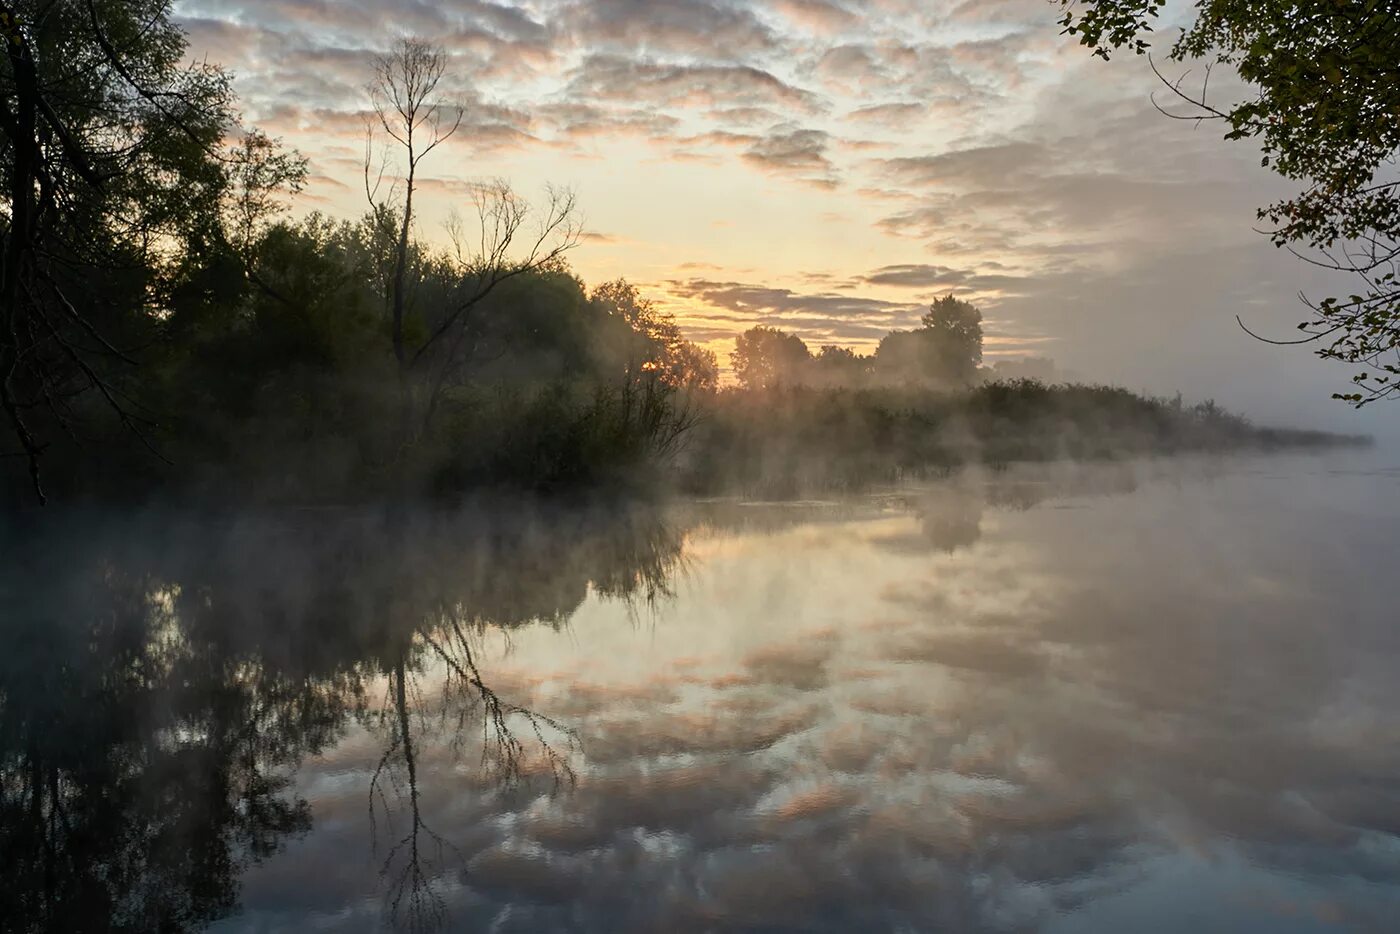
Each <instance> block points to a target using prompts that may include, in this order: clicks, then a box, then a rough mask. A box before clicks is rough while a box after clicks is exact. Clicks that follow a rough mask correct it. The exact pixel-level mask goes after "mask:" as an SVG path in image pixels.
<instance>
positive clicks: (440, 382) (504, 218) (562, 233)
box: [411, 179, 583, 427]
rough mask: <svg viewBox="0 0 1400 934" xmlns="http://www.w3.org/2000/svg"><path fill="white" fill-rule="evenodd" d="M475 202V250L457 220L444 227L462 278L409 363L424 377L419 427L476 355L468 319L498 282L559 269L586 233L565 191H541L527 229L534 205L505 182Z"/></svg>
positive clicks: (481, 192)
mask: <svg viewBox="0 0 1400 934" xmlns="http://www.w3.org/2000/svg"><path fill="white" fill-rule="evenodd" d="M472 202H473V205H474V207H475V209H476V215H477V232H476V236H475V243H473V242H472V240H473V238H472V237H471V235H470V234H469V233H468V231H467V229H466V227H465V226H464V225H463V224H462V222H461V220H460V219H459V218H456V219H454V220H453V221H452V222H451V224H449V227H448V233H449V235H450V236H451V239H452V261H453V263H454V264H455V266H456V269H457V274H458V277H459V287H458V291H457V295H456V297H455V298H454V300H453V301H452V302H451V303H450V304H449V305H448V306H447V307H446V308H445V309H444V310H443V313H442V315H441V316H440V317H438V318H437V319H436V320H435V321H433V322H431V324H430V328H429V331H428V336H427V338H426V339H425V340H424V341H423V344H422V345H421V346H420V347H419V348H418V350H417V351H416V352H415V353H414V355H413V357H412V360H411V363H412V364H413V365H414V366H416V367H420V368H422V369H423V370H424V371H425V372H426V373H427V379H428V392H427V403H426V408H425V410H424V417H423V424H424V427H426V426H427V424H428V423H429V422H430V421H431V419H432V417H433V414H434V413H435V411H436V410H437V406H438V403H439V401H440V399H441V397H442V392H443V389H444V387H446V386H447V385H448V384H449V383H450V381H451V380H452V379H454V378H457V377H460V375H461V373H462V372H463V370H464V369H465V368H466V367H467V365H468V364H469V363H470V362H471V361H472V359H473V358H474V357H475V356H476V354H477V353H478V351H480V349H481V348H480V347H479V346H477V344H476V342H475V341H472V340H469V339H468V337H469V335H470V333H471V328H470V327H469V324H470V320H471V317H472V312H473V311H474V310H476V309H477V307H478V306H480V305H481V303H482V302H483V301H484V300H485V299H486V298H487V296H489V295H490V294H491V293H492V292H493V291H495V290H496V288H497V286H499V285H500V284H501V283H503V282H506V281H508V280H510V279H513V278H515V277H516V276H519V275H523V274H525V273H529V272H535V271H537V270H541V269H547V268H549V267H551V266H554V265H556V264H558V263H559V262H560V261H561V260H562V259H563V257H564V254H565V253H567V252H568V251H569V250H572V249H573V248H574V247H575V246H577V245H578V242H579V236H580V235H581V234H582V232H583V224H582V221H581V219H580V218H579V215H578V204H577V200H576V198H575V196H574V193H573V192H572V191H569V190H568V189H564V188H555V187H553V186H548V187H546V189H545V204H544V208H543V210H541V211H540V212H539V215H538V216H539V221H538V223H537V224H535V225H534V226H533V227H531V228H528V229H527V221H528V220H529V217H530V215H531V211H532V209H531V205H530V203H529V202H528V201H526V200H525V199H524V198H522V197H520V195H518V194H517V193H516V192H515V190H514V189H512V188H511V186H510V183H509V182H507V181H505V180H504V179H494V180H492V181H489V182H485V183H482V184H479V185H477V186H476V187H475V189H474V190H473V193H472Z"/></svg>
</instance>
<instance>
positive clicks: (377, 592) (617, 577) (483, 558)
mask: <svg viewBox="0 0 1400 934" xmlns="http://www.w3.org/2000/svg"><path fill="white" fill-rule="evenodd" d="M1397 532H1400V459H1397V458H1396V457H1395V456H1394V455H1392V454H1390V453H1388V452H1386V451H1382V450H1348V451H1330V452H1324V453H1318V454H1307V455H1298V456H1288V457H1278V456H1275V457H1267V458H1266V457H1255V458H1228V459H1224V458H1217V459H1195V458H1184V459H1176V460H1173V461H1170V462H1168V461H1149V462H1131V463H1116V464H1099V465H1072V464H1052V465H1042V466H1037V467H1025V468H1010V469H1006V470H1000V471H986V472H975V471H967V472H963V473H958V474H955V475H954V476H952V477H951V478H949V479H948V480H946V481H943V482H937V483H928V484H924V485H921V486H919V487H917V488H900V489H895V490H886V491H883V492H875V493H870V494H866V495H861V496H855V497H850V498H840V499H830V500H809V501H802V502H795V503H764V502H750V501H742V500H735V499H720V500H709V501H678V502H669V503H662V504H636V503H631V504H621V503H617V502H595V503H592V504H589V505H588V506H586V507H574V506H564V505H562V504H559V503H552V504H546V503H535V504H533V505H528V506H527V505H521V504H512V505H511V506H510V507H509V508H504V507H501V506H499V505H497V506H490V507H488V506H478V507H464V508H463V509H461V510H459V511H455V512H451V513H421V514H412V515H406V516H405V515H394V514H393V513H392V512H373V513H371V512H348V511H341V510H309V511H301V512H295V513H291V514H283V515H251V514H245V515H235V516H227V515H225V516H220V517H208V516H205V517H195V516H190V515H171V514H165V513H154V512H151V513H143V514H139V515H131V514H124V515H114V514H110V513H102V514H96V513H86V514H70V515H67V516H66V517H64V520H63V521H61V522H58V523H53V524H51V525H50V526H49V528H48V529H47V530H46V531H44V532H43V534H42V535H34V536H30V537H25V536H23V535H17V536H15V538H14V540H13V541H7V542H6V544H5V550H6V552H7V557H8V558H9V559H10V560H7V561H6V563H5V571H4V577H3V579H2V580H3V583H0V588H2V589H3V594H2V595H3V598H4V606H5V607H6V610H5V613H4V617H3V624H0V625H3V631H2V632H0V636H3V638H4V640H5V643H6V645H7V651H6V652H5V653H4V655H3V661H0V789H3V797H0V874H2V877H3V878H4V880H5V882H4V884H3V886H0V888H3V891H4V894H3V896H0V918H3V919H4V920H3V921H0V928H4V929H5V930H17V931H23V930H48V929H59V928H63V929H68V930H83V929H89V928H90V927H92V926H93V925H94V924H96V923H98V922H103V926H104V928H105V927H111V928H113V929H117V930H132V931H137V930H153V929H157V928H162V929H167V930H185V929H187V930H200V929H206V928H212V929H213V930H216V931H226V932H239V931H317V930H324V931H375V930H384V929H392V928H405V929H429V928H435V927H436V928H443V929H447V930H497V931H540V930H560V931H563V930H583V931H667V930H680V931H686V930H694V931H703V930H772V931H779V930H803V931H828V930H829V931H848V930H918V931H924V930H928V931H960V930H976V931H1039V930H1044V931H1054V932H1061V931H1076V932H1077V931H1105V932H1108V931H1122V930H1134V931H1159V930H1160V931H1176V930H1184V929H1195V930H1205V931H1211V930H1220V931H1271V932H1272V931H1328V930H1376V931H1380V930H1388V929H1389V927H1390V925H1391V923H1392V921H1391V919H1393V918H1394V917H1396V916H1397V914H1398V913H1400V836H1398V835H1400V742H1398V741H1400V683H1398V682H1400V679H1396V678H1395V672H1396V670H1397V665H1398V664H1400V630H1397V628H1396V626H1395V613H1394V600H1393V593H1391V591H1390V588H1388V587H1387V581H1386V580H1385V575H1384V573H1383V572H1382V569H1384V568H1388V567H1394V566H1396V564H1397V559H1398V558H1400V535H1397ZM36 541H37V545H36V544H35V543H36ZM21 543H27V547H24V548H21V547H19V545H20V544H21Z"/></svg>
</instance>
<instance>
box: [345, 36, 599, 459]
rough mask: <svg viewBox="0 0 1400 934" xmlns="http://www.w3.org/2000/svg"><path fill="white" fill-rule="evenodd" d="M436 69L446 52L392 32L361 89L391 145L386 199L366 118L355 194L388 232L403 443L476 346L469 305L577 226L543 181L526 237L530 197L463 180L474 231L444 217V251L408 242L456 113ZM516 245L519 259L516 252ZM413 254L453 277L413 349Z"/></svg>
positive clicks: (544, 260) (541, 264)
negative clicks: (427, 169) (421, 185)
mask: <svg viewBox="0 0 1400 934" xmlns="http://www.w3.org/2000/svg"><path fill="white" fill-rule="evenodd" d="M446 70H447V56H446V53H444V52H443V50H442V49H441V48H439V47H437V46H434V45H432V44H431V43H428V42H425V41H424V40H421V39H410V38H405V39H400V40H398V41H397V42H396V43H394V45H393V46H392V47H391V48H390V50H389V51H388V52H386V53H384V54H382V55H380V56H378V57H377V58H376V59H375V63H374V76H373V78H372V80H371V81H370V83H369V88H368V92H369V98H370V103H371V105H372V108H373V110H374V115H375V116H374V121H375V122H376V123H377V124H378V127H379V129H380V130H381V131H382V132H383V133H384V134H386V135H387V136H388V138H389V140H390V141H391V142H392V143H393V144H394V145H396V146H397V147H398V148H399V150H400V151H401V153H400V156H399V166H398V168H399V169H400V170H401V173H402V183H401V187H399V186H391V190H390V196H389V197H387V198H381V197H380V191H381V189H382V187H383V182H384V179H385V174H386V171H387V162H388V158H387V155H386V158H385V159H384V160H382V161H381V162H380V163H379V166H378V169H377V172H376V171H375V170H374V158H373V150H374V137H375V128H374V123H372V124H371V125H370V128H369V132H368V133H367V138H366V147H365V162H364V175H365V196H366V197H367V198H368V199H369V202H370V205H371V208H372V211H371V216H372V217H373V218H376V219H378V218H382V217H385V216H388V217H392V218H393V219H394V221H395V229H396V237H397V239H396V242H395V245H394V247H393V251H392V272H391V274H390V276H389V278H388V281H387V283H386V289H387V296H386V297H387V299H388V304H389V309H390V335H391V342H392V344H393V349H394V359H395V360H396V361H397V362H398V367H399V382H400V402H401V408H402V415H401V419H400V421H401V426H402V430H403V433H404V440H405V441H411V440H412V439H413V438H415V437H416V436H417V433H418V432H419V431H420V430H421V429H423V428H426V427H427V425H428V424H429V423H430V422H431V420H432V417H433V415H434V413H435V412H436V411H437V409H438V405H439V403H440V401H441V398H442V394H443V392H444V391H445V390H446V389H447V388H448V387H449V386H451V385H452V383H453V381H454V380H459V379H460V378H461V376H462V373H463V371H464V370H465V369H466V368H467V366H468V365H469V364H470V363H471V358H472V355H473V353H474V351H475V349H476V348H474V347H473V345H472V343H471V341H470V340H469V335H470V331H471V328H470V327H468V326H467V324H468V320H467V319H468V318H469V317H470V315H471V312H472V311H473V309H475V308H476V307H477V305H478V304H480V303H481V302H482V301H483V300H484V299H485V298H486V297H487V296H488V295H490V294H491V292H493V291H494V290H495V289H496V287H497V286H498V285H500V284H501V283H502V282H504V281H506V280H508V279H511V278H514V277H515V276H518V275H521V274H523V273H526V272H531V271H535V270H545V269H550V268H553V267H556V266H558V265H560V263H561V261H562V259H563V256H564V254H565V253H566V252H568V251H569V250H571V249H572V248H573V247H574V246H576V245H577V244H578V239H579V235H580V233H581V227H580V226H579V223H578V218H577V216H576V212H575V199H574V195H573V193H572V192H570V191H567V190H564V189H557V188H552V187H551V188H549V189H547V197H548V201H547V205H546V207H545V210H544V211H543V212H542V214H541V215H540V217H541V219H540V223H539V227H538V229H537V230H536V231H535V236H533V237H530V236H528V231H525V229H524V228H525V222H526V220H527V218H529V216H530V214H531V206H530V204H529V203H528V202H527V201H525V200H524V199H523V198H521V197H520V196H519V195H517V194H516V193H515V192H514V191H513V190H512V189H511V187H510V185H509V184H508V183H506V182H505V181H502V180H500V179H496V180H493V181H490V182H484V183H480V184H477V185H475V186H473V189H472V196H471V197H472V203H473V205H474V207H475V209H476V215H477V221H478V230H477V236H476V237H475V238H472V237H470V236H469V235H468V233H467V232H466V230H465V229H464V228H463V226H462V225H461V223H460V222H459V221H456V220H454V221H453V223H452V225H451V227H450V229H449V233H450V235H451V239H452V250H451V251H450V253H448V254H446V255H442V256H432V257H430V256H428V255H427V252H426V251H423V250H420V249H416V247H415V244H414V243H413V237H412V230H413V222H414V213H413V211H414V205H413V198H414V194H415V193H416V191H417V186H418V181H419V176H418V172H419V166H420V164H421V163H422V160H423V159H424V158H425V157H427V156H428V154H429V153H431V152H432V151H433V150H434V149H436V148H437V147H438V146H439V145H441V144H442V143H443V142H445V141H446V140H448V139H449V138H451V137H452V136H453V135H454V134H455V133H456V132H457V130H458V129H460V127H461V125H462V120H463V117H464V109H463V107H462V105H461V104H458V103H453V102H451V101H449V100H447V99H445V98H443V97H441V96H440V95H439V93H438V87H439V85H440V84H441V83H442V79H443V77H444V75H445V74H446ZM371 176H373V178H372V177H371ZM396 188H397V189H398V191H397V195H395V189H396ZM522 234H525V236H522ZM473 239H474V240H475V243H473V242H472V241H473ZM522 241H524V242H522ZM522 246H523V247H524V250H523V254H524V255H523V256H522V255H519V254H520V253H521V252H522V251H521V250H520V248H521V247H522ZM415 257H417V258H418V259H419V260H420V265H422V266H425V267H426V266H432V267H434V268H433V272H434V273H436V274H437V275H438V276H439V278H441V277H442V276H443V275H444V274H451V275H453V276H454V277H455V279H456V281H455V284H454V285H453V287H452V289H451V291H450V293H449V294H446V295H443V296H440V301H438V302H437V303H436V304H435V306H434V307H432V308H428V309H424V310H423V312H422V314H421V316H420V320H419V321H418V322H416V323H417V324H418V325H419V326H420V327H419V328H418V331H419V332H420V334H419V335H417V339H416V340H414V341H413V343H414V346H409V344H410V333H409V332H410V327H409V322H408V316H409V294H408V292H409V282H408V273H409V267H410V265H412V264H413V262H414V259H415ZM419 397H421V398H419ZM420 409H421V413H422V415H421V424H420V423H419V422H420V417H419V411H420Z"/></svg>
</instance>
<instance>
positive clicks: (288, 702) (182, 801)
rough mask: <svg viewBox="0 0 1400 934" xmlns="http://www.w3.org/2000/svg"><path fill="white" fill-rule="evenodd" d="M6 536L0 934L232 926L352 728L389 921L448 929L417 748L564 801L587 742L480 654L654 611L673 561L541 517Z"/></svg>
mask: <svg viewBox="0 0 1400 934" xmlns="http://www.w3.org/2000/svg"><path fill="white" fill-rule="evenodd" d="M12 533H13V530H12V529H11V528H9V527H0V607H3V608H4V610H3V612H0V644H3V645H4V646H5V647H6V651H5V652H3V653H0V878H3V879H4V883H3V884H0V929H3V930H6V931H9V930H15V931H36V932H37V931H49V930H75V931H77V930H112V931H127V930H130V931H143V932H144V931H151V930H161V931H169V932H171V934H176V932H180V931H185V930H194V929H199V928H202V927H204V926H206V925H207V924H208V923H210V922H212V921H214V920H216V919H218V918H220V917H223V916H225V915H227V914H229V913H230V912H232V911H234V910H235V909H236V907H237V890H238V880H239V876H240V874H241V873H242V872H243V870H244V869H246V868H247V867H248V866H250V865H251V864H253V863H255V862H257V861H258V860H260V859H262V858H265V857H267V856H268V855H270V854H272V853H274V852H275V851H276V850H277V849H278V846H279V844H280V841H282V840H284V839H285V838H286V836H287V835H289V834H295V833H299V832H303V831H305V830H307V829H308V828H309V826H310V821H311V817H312V815H311V813H310V810H309V807H308V806H307V804H306V802H305V801H303V800H301V799H299V798H298V797H296V795H295V794H294V793H293V792H292V789H291V786H290V775H291V773H292V770H293V769H294V768H295V767H296V765H297V763H298V762H300V760H301V758H302V757H303V756H304V755H306V754H307V753H308V752H314V751H316V750H319V749H321V748H323V747H324V746H325V745H327V744H329V743H332V742H334V741H335V740H336V738H337V737H338V736H339V735H340V732H341V731H342V729H343V728H344V727H345V725H346V724H347V722H349V721H350V719H351V718H353V717H355V716H356V715H357V714H358V715H359V717H360V719H361V722H365V723H368V725H370V726H371V727H372V728H374V729H376V730H378V731H379V732H381V733H382V734H383V735H384V736H385V737H386V742H385V749H384V753H383V756H382V758H381V760H380V761H379V763H378V767H377V768H376V769H375V771H374V773H373V776H372V779H371V788H370V793H371V802H372V803H371V818H372V819H373V818H375V817H377V818H378V819H379V821H380V822H381V824H382V822H384V821H386V820H387V821H388V822H389V824H392V825H393V826H392V828H389V825H387V824H382V825H383V826H385V827H386V829H392V832H391V833H390V834H389V836H388V840H389V844H388V849H387V850H386V851H385V852H384V863H383V867H384V874H385V878H386V881H387V886H388V893H387V895H386V901H387V903H388V906H389V908H390V914H391V915H392V916H393V917H394V918H395V920H396V922H397V923H401V924H404V925H406V926H408V927H409V928H410V929H414V930H423V929H425V928H428V927H433V926H436V925H439V924H440V923H441V922H443V921H444V920H445V908H444V905H443V903H442V901H441V899H440V898H439V897H438V894H437V893H436V892H435V891H434V889H433V887H432V886H433V883H434V881H435V880H439V879H442V878H443V873H444V869H446V868H447V863H448V862H449V858H450V857H451V855H452V853H453V852H454V850H453V847H452V844H451V843H450V842H449V841H448V839H447V835H446V833H443V832H440V831H446V830H448V828H438V829H434V828H432V827H430V826H428V821H429V816H428V815H429V811H428V808H427V807H426V806H425V804H424V794H423V792H424V788H425V782H429V781H431V780H432V776H433V774H434V770H433V766H432V763H431V762H430V761H428V758H429V757H427V755H426V750H429V749H431V750H432V752H433V753H434V754H436V753H437V752H438V751H439V750H442V749H451V748H453V747H457V748H460V747H461V746H463V745H464V744H466V743H469V742H470V739H469V737H470V736H472V735H473V734H474V731H475V730H476V729H478V728H479V729H480V730H481V734H480V735H481V738H482V761H483V763H484V764H485V765H486V766H487V769H486V771H487V772H488V773H489V776H488V777H489V778H491V779H493V780H494V781H495V782H497V783H498V784H499V785H500V786H511V785H515V784H517V783H519V782H521V781H522V780H525V779H528V778H529V777H530V776H532V775H543V774H546V773H548V774H551V775H552V777H553V780H554V783H555V786H556V787H557V786H559V785H563V784H571V783H572V782H573V779H574V773H573V767H572V765H571V755H572V754H573V753H574V752H575V750H576V749H577V737H576V736H575V735H574V734H573V733H572V732H571V731H570V730H569V729H568V728H566V727H565V726H564V725H563V724H561V723H559V722H558V721H556V720H554V719H552V718H550V717H548V716H546V715H544V714H541V713H538V712H536V711H534V710H532V709H530V707H529V706H528V700H527V699H522V700H525V702H522V703H516V702H513V701H511V700H508V699H507V698H505V697H503V696H501V695H500V694H498V693H497V690H496V689H495V688H493V687H492V685H491V684H490V679H489V677H484V676H483V671H482V667H481V651H480V644H479V641H478V640H479V639H480V638H481V636H482V635H483V634H484V633H486V632H496V633H505V632H508V631H509V630H510V629H511V628H512V627H517V626H522V625H527V624H530V623H533V622H540V621H543V622H546V623H548V624H551V625H558V624H560V623H562V622H563V621H564V620H567V619H568V617H569V616H570V615H571V614H572V613H573V611H574V610H575V609H576V608H577V606H578V605H579V603H580V602H581V601H582V600H583V599H584V597H585V596H586V595H587V593H588V592H589V590H590V588H592V589H594V590H596V591H599V592H606V593H608V594H610V595H615V596H619V597H628V596H630V595H632V594H633V593H647V594H652V593H657V592H666V591H667V589H668V587H669V583H668V576H669V575H670V574H671V573H672V572H673V570H674V568H675V566H676V564H677V563H678V561H679V556H680V552H681V548H682V544H683V542H684V535H683V532H682V531H680V530H678V529H676V528H674V527H672V526H671V525H670V524H669V523H667V522H665V521H663V519H662V517H661V516H660V515H659V514H658V513H657V512H656V511H655V510H648V509H622V510H613V511H612V514H605V513H603V512H600V511H590V510H565V509H562V508H553V507H549V508H541V507H539V506H538V504H536V505H535V506H531V505H529V504H521V505H520V506H519V507H518V508H516V509H514V510H512V511H510V512H508V513H506V514H499V513H486V512H468V511H464V512H463V513H461V514H445V513H443V514H433V515H431V516H411V517H409V518H408V520H407V521H405V522H401V523H385V522H383V521H382V518H381V517H378V516H375V515H332V516H327V517H324V518H323V517H320V516H317V517H311V518H308V517H306V516H297V517H294V518H293V519H291V520H288V519H287V518H286V517H244V518H243V519H242V520H241V521H240V522H238V523H234V524H231V525H220V524H217V523H212V524H211V523H207V522H205V521H202V520H190V519H188V518H184V517H176V518H173V519H172V518H171V517H168V516H165V517H162V516H156V515H149V514H148V515H146V516H143V517H141V518H139V519H129V518H122V517H105V518H104V519H103V520H102V521H99V522H93V521H92V520H91V518H90V517H87V516H77V515H73V516H62V515H60V516H55V517H52V519H51V522H50V524H49V526H48V527H47V529H46V531H45V532H44V534H42V535H37V534H35V535H23V536H18V535H14V534H12ZM386 553H387V554H392V555H395V556H396V560H393V561H387V562H386V561H384V560H383V555H384V554H386ZM467 606H471V607H473V610H472V612H471V613H470V614H468V613H467V612H465V611H464V610H462V609H461V608H463V607H467ZM386 608H392V611H386ZM376 671H377V672H382V673H383V676H382V677H383V684H384V685H385V694H384V695H383V702H382V704H381V705H379V709H378V710H377V711H375V712H370V711H368V710H367V705H366V702H365V694H366V691H367V690H371V689H372V688H371V687H370V684H371V683H373V682H375V681H376V679H375V678H374V677H373V673H374V672H376ZM430 685H431V688H430V687H429V686H430ZM439 686H440V687H441V694H440V696H439V695H438V693H437V692H438V688H439ZM400 819H402V821H404V823H398V822H399V821H400ZM453 829H456V828H453Z"/></svg>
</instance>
